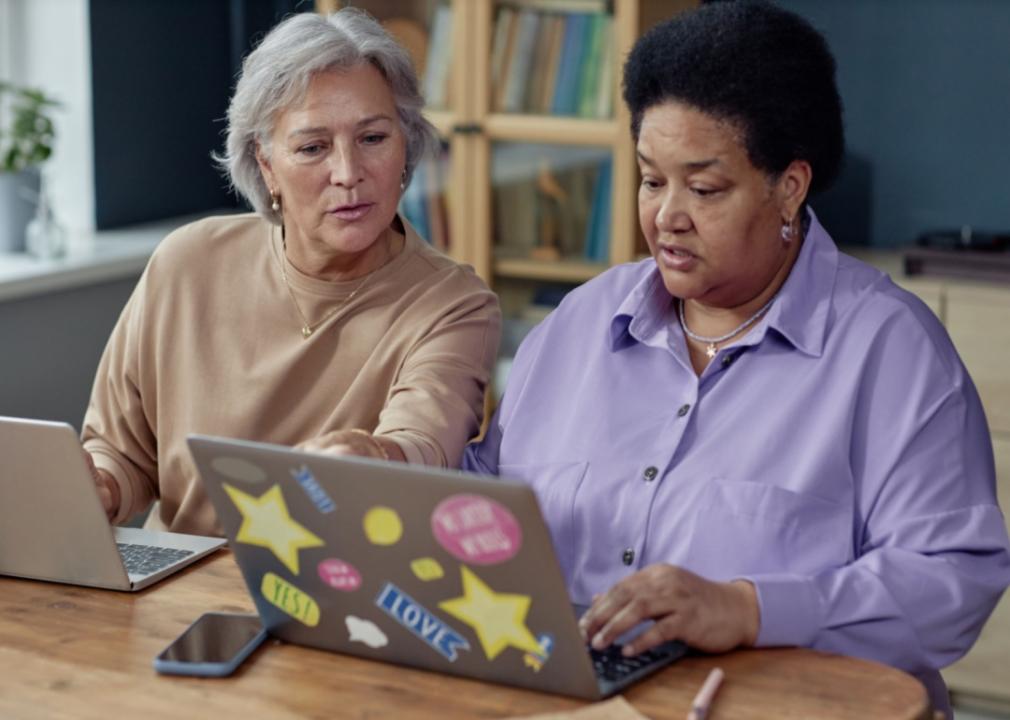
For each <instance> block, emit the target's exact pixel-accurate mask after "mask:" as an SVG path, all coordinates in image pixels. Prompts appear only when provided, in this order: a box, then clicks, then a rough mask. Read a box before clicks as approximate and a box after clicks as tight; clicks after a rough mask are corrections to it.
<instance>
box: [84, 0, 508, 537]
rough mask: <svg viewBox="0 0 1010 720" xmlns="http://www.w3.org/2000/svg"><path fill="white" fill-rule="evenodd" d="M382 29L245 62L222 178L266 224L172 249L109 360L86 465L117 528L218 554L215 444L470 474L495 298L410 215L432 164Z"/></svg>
mask: <svg viewBox="0 0 1010 720" xmlns="http://www.w3.org/2000/svg"><path fill="white" fill-rule="evenodd" d="M422 104H423V101H422V98H421V96H420V94H419V92H418V84H417V78H416V76H415V74H414V70H413V68H412V66H411V63H410V60H409V58H408V56H407V54H406V52H405V51H404V50H403V49H402V48H401V47H400V46H398V45H397V44H396V42H394V41H393V40H392V39H391V38H390V36H389V35H388V34H386V32H385V31H384V30H383V29H382V28H381V27H380V26H379V25H378V24H377V23H376V22H375V21H374V20H372V19H371V18H370V17H368V16H367V15H365V14H364V13H361V12H359V11H355V10H351V9H347V10H342V11H340V12H338V13H336V14H334V15H332V16H330V17H328V18H325V17H322V16H319V15H314V14H299V15H295V16H293V17H291V18H288V19H287V20H285V21H284V22H282V23H280V24H279V25H278V26H277V27H275V28H274V29H273V30H272V31H271V32H270V33H269V34H268V35H267V36H266V37H265V38H264V39H263V41H262V43H261V44H260V45H259V46H258V47H257V48H256V50H254V51H253V52H252V53H251V54H250V55H249V56H248V57H247V58H246V60H245V63H244V65H243V69H242V75H241V77H240V79H239V82H238V85H237V87H236V90H235V95H234V97H233V98H232V101H231V106H230V108H229V111H228V123H229V125H228V139H227V147H226V151H225V154H224V155H223V156H221V157H218V158H217V160H218V162H219V163H220V164H221V166H222V167H223V168H224V169H225V171H226V172H227V174H228V175H229V177H230V179H231V182H232V184H233V186H234V188H235V189H236V190H237V191H238V192H239V193H240V194H241V195H242V196H244V197H245V198H246V200H248V202H249V203H250V204H251V205H252V207H253V208H254V209H255V211H256V212H255V213H249V214H244V215H230V216H225V217H214V218H208V219H205V220H201V221H199V222H195V223H193V224H191V225H187V226H185V227H183V228H181V229H179V230H177V231H175V232H173V233H172V234H171V235H169V236H168V237H167V238H166V239H165V241H164V242H163V243H162V244H161V245H160V247H159V248H158V249H157V251H156V252H155V253H154V256H153V257H152V258H151V261H150V263H149V264H148V266H147V269H146V270H145V272H144V274H143V276H142V277H141V279H140V282H139V283H138V285H137V288H136V289H135V291H134V293H133V295H132V297H131V298H130V300H129V302H128V303H127V305H126V308H125V309H124V311H123V314H122V316H121V317H120V319H119V322H118V324H117V325H116V327H115V329H114V330H113V333H112V337H111V338H110V340H109V343H108V346H107V347H106V350H105V354H104V356H103V358H102V361H101V364H100V366H99V369H98V374H97V377H96V380H95V386H94V390H93V393H92V397H91V402H90V405H89V407H88V412H87V415H86V417H85V420H84V429H83V441H84V447H85V450H86V451H87V454H88V455H89V458H90V459H91V460H92V461H93V474H94V476H95V481H96V483H97V484H98V487H99V492H100V494H101V496H102V498H103V502H104V504H105V507H106V510H107V512H108V515H109V518H110V520H112V521H113V522H118V521H123V520H125V519H126V518H128V517H130V516H131V515H133V514H134V513H137V512H140V511H142V510H144V509H146V508H147V507H148V506H150V505H151V503H152V502H153V501H155V500H159V501H160V502H159V506H158V508H157V511H156V512H153V513H151V516H150V517H149V519H148V523H147V524H148V526H150V527H154V528H156V529H168V530H173V531H179V532H189V533H198V534H213V533H217V532H218V530H219V529H218V526H217V521H216V517H215V514H214V510H213V508H212V507H211V505H210V503H209V502H208V500H207V498H206V495H205V494H204V490H203V487H202V486H201V484H200V481H199V479H198V477H197V474H196V471H195V468H194V467H193V465H192V463H191V461H190V458H189V454H188V452H187V449H186V445H185V437H186V435H187V434H188V433H194V432H195V433H206V434H214V435H226V436H230V437H237V438H246V439H250V440H257V441H264V442H272V443H279V444H286V445H301V446H302V447H305V448H309V449H312V450H316V451H324V452H332V453H336V454H353V455H361V456H369V457H374V458H382V459H390V460H398V461H406V462H411V463H421V464H427V465H436V466H454V465H458V463H459V462H460V458H461V455H462V452H463V446H464V445H465V443H466V442H467V440H468V439H469V438H470V437H472V436H473V435H474V434H475V433H476V432H477V429H478V427H479V425H480V420H481V416H482V407H483V397H484V389H485V386H486V383H487V380H488V377H489V373H490V368H491V364H492V362H493V359H494V357H495V354H496V352H497V344H498V338H499V329H500V314H499V310H498V305H497V301H496V298H495V296H494V295H493V294H492V293H491V292H490V291H489V290H488V289H487V287H486V286H485V285H484V283H483V282H481V280H480V279H479V278H477V277H476V275H475V274H474V273H473V271H472V270H471V269H470V268H468V267H464V266H460V265H458V264H456V263H455V262H453V261H452V260H450V259H449V258H447V257H445V256H444V255H442V254H440V253H439V252H438V251H436V250H435V249H433V248H431V247H430V246H428V245H427V244H426V243H425V242H424V241H423V240H422V239H420V238H419V237H418V235H417V234H416V233H415V232H414V230H413V229H412V228H411V227H410V226H409V225H408V224H407V223H406V222H404V221H403V220H402V219H401V218H400V217H399V216H398V215H397V212H396V207H397V203H398V201H399V199H400V195H401V193H402V191H403V189H404V188H405V187H406V185H407V183H409V182H410V178H411V173H412V172H413V170H414V168H415V166H416V165H417V162H418V160H419V158H421V157H422V155H423V154H424V152H425V151H426V150H427V149H428V148H429V147H430V146H431V145H432V144H433V143H434V142H436V137H435V134H434V131H433V129H432V127H431V126H430V125H429V123H428V122H427V121H426V120H425V119H424V118H423V116H422V115H421V107H422Z"/></svg>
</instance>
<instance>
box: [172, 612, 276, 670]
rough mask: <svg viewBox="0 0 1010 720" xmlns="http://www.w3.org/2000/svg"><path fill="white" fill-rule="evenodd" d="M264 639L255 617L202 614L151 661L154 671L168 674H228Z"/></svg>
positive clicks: (263, 631) (212, 613)
mask: <svg viewBox="0 0 1010 720" xmlns="http://www.w3.org/2000/svg"><path fill="white" fill-rule="evenodd" d="M266 636H267V632H266V630H264V629H263V623H261V622H260V619H259V616H258V615H240V614H235V613H214V612H210V613H204V614H203V615H201V616H200V617H199V618H197V619H196V621H195V622H194V623H193V624H192V625H190V626H189V627H188V628H186V630H185V632H183V633H182V635H180V636H179V637H177V638H176V639H175V640H173V641H172V644H171V645H169V646H168V647H167V648H165V649H164V650H162V651H161V653H159V654H158V656H157V657H156V658H154V669H155V670H157V671H158V672H160V673H167V674H170V675H198V676H202V677H224V676H225V675H231V674H232V673H233V672H235V669H236V668H237V667H238V666H239V665H241V664H242V661H244V660H245V659H246V658H247V657H249V655H250V654H252V652H253V650H255V649H256V648H257V647H259V645H260V643H262V642H263V640H264V639H266Z"/></svg>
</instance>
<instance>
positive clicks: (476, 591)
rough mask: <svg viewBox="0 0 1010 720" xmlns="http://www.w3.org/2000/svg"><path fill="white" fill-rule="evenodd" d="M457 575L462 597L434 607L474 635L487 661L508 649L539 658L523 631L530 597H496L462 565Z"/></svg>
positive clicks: (537, 648)
mask: <svg viewBox="0 0 1010 720" xmlns="http://www.w3.org/2000/svg"><path fill="white" fill-rule="evenodd" d="M460 572H461V574H462V576H463V596H462V597H458V598H453V599H452V600H445V601H443V602H440V603H439V604H438V606H439V607H440V608H442V609H443V610H445V611H446V612H447V613H449V614H450V615H452V616H453V617H455V618H457V619H458V620H461V621H462V622H465V623H466V624H467V625H469V626H470V627H472V628H473V629H474V631H476V633H477V639H478V640H480V644H481V646H482V647H483V648H484V654H486V655H487V659H488V660H494V659H495V658H496V657H497V656H498V653H500V652H501V651H502V650H504V649H505V648H506V647H507V646H509V645H511V646H512V647H516V648H519V649H520V650H524V651H526V652H531V653H538V654H539V653H540V652H541V649H540V643H538V642H537V639H536V638H535V637H533V634H532V633H530V631H529V628H527V627H526V613H527V611H529V609H530V596H529V595H512V594H509V593H496V592H495V591H494V590H492V589H491V588H489V587H488V586H487V585H485V584H484V582H483V581H482V580H481V579H480V578H479V577H477V575H475V574H474V573H473V572H472V571H471V570H470V568H468V567H466V566H465V565H464V566H462V567H461V569H460Z"/></svg>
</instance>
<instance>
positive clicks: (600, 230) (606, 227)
mask: <svg viewBox="0 0 1010 720" xmlns="http://www.w3.org/2000/svg"><path fill="white" fill-rule="evenodd" d="M612 189H613V161H612V160H611V158H607V159H606V160H604V161H603V162H601V163H600V170H599V173H597V176H596V186H595V187H594V188H593V207H592V210H591V211H590V215H589V223H588V226H587V228H586V243H585V250H584V253H585V256H586V260H589V261H591V262H607V258H608V257H609V256H610V221H611V205H610V194H611V190H612Z"/></svg>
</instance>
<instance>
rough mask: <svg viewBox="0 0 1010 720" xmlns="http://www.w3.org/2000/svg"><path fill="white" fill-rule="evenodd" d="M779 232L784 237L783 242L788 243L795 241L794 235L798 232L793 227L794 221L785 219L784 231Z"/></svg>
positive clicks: (783, 222)
mask: <svg viewBox="0 0 1010 720" xmlns="http://www.w3.org/2000/svg"><path fill="white" fill-rule="evenodd" d="M779 234H780V236H781V237H782V242H784V243H786V244H787V245H788V244H789V243H791V242H792V241H793V236H794V235H795V234H796V231H795V230H794V229H793V221H792V220H783V221H782V231H781V233H779Z"/></svg>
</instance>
